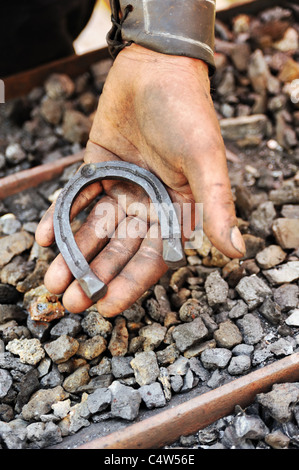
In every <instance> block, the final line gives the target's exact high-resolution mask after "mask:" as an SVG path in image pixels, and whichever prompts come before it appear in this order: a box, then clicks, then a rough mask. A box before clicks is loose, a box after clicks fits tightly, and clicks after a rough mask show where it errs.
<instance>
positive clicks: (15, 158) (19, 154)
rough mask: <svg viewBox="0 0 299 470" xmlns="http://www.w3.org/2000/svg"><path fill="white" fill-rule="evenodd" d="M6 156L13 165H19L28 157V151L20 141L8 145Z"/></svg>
mask: <svg viewBox="0 0 299 470" xmlns="http://www.w3.org/2000/svg"><path fill="white" fill-rule="evenodd" d="M5 157H6V159H7V161H8V162H10V163H11V164H12V165H17V164H18V163H20V162H22V161H23V160H25V158H26V153H25V152H24V150H23V149H22V147H21V146H20V144H19V143H14V144H10V145H8V147H6V150H5Z"/></svg>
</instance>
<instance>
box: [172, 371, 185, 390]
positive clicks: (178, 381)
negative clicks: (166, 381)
mask: <svg viewBox="0 0 299 470" xmlns="http://www.w3.org/2000/svg"><path fill="white" fill-rule="evenodd" d="M170 384H171V388H172V390H173V391H174V392H175V393H178V392H179V391H180V390H181V388H182V386H183V384H184V379H183V377H182V376H181V375H173V376H172V377H170Z"/></svg>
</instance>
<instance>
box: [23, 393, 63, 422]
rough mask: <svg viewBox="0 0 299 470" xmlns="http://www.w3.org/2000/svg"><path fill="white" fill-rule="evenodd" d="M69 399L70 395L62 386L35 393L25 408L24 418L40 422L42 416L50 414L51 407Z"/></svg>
mask: <svg viewBox="0 0 299 470" xmlns="http://www.w3.org/2000/svg"><path fill="white" fill-rule="evenodd" d="M66 398H68V393H67V392H66V391H65V390H63V388H62V387H61V386H58V387H55V388H52V389H42V390H38V391H37V392H35V393H34V394H33V395H32V397H31V398H30V400H29V402H28V403H27V404H26V405H24V406H23V409H22V417H23V419H25V420H26V421H31V420H33V421H39V420H40V416H41V415H44V414H47V413H49V411H51V406H52V405H53V404H54V403H56V402H58V401H61V400H64V399H66Z"/></svg>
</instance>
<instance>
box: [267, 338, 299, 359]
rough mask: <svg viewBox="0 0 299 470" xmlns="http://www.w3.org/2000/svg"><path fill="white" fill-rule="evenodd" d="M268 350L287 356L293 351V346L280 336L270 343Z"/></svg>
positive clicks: (277, 354)
mask: <svg viewBox="0 0 299 470" xmlns="http://www.w3.org/2000/svg"><path fill="white" fill-rule="evenodd" d="M269 350H270V351H271V352H272V353H273V354H274V355H275V356H288V355H290V354H292V353H293V351H294V348H293V345H292V344H291V343H290V341H288V340H287V339H286V338H280V339H279V340H277V341H275V342H274V343H272V344H271V345H270V347H269Z"/></svg>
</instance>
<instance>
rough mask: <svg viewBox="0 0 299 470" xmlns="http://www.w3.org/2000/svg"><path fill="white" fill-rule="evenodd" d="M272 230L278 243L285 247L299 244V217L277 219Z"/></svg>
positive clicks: (293, 246)
mask: <svg viewBox="0 0 299 470" xmlns="http://www.w3.org/2000/svg"><path fill="white" fill-rule="evenodd" d="M272 231H273V233H274V236H275V238H276V241H277V243H278V244H279V245H280V246H281V247H282V248H284V249H289V248H298V246H299V219H286V218H281V219H275V220H274V222H273V225H272Z"/></svg>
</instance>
